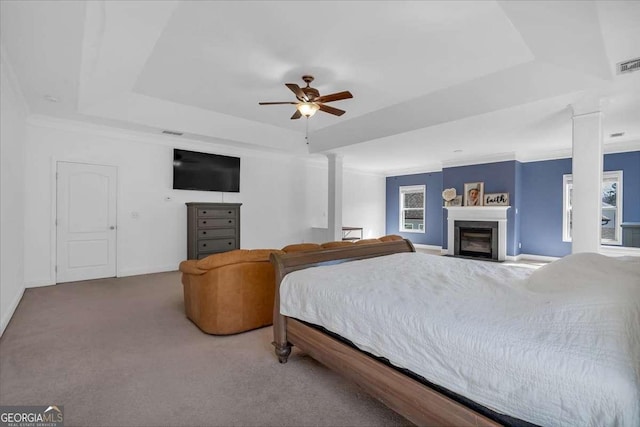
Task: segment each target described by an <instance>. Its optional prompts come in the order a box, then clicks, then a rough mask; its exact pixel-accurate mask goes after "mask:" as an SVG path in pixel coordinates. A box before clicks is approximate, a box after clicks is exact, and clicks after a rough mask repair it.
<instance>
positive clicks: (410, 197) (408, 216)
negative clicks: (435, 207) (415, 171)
mask: <svg viewBox="0 0 640 427" xmlns="http://www.w3.org/2000/svg"><path fill="white" fill-rule="evenodd" d="M425 190H426V187H425V186H424V185H411V186H407V187H400V231H406V232H409V233H424V229H425V226H424V200H425V197H424V196H425Z"/></svg>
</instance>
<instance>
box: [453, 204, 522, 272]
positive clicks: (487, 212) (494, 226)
mask: <svg viewBox="0 0 640 427" xmlns="http://www.w3.org/2000/svg"><path fill="white" fill-rule="evenodd" d="M510 208H511V206H446V207H445V209H447V212H448V214H447V254H448V255H450V256H461V257H467V256H472V257H474V258H476V259H486V260H497V261H504V260H505V259H506V256H507V210H508V209H510ZM460 223H462V227H464V228H471V229H473V230H470V231H468V233H467V234H469V233H470V235H466V237H467V238H466V239H465V240H466V242H465V249H463V250H465V251H467V250H469V249H471V250H472V251H474V252H476V253H474V254H472V255H461V254H460V234H459V232H460V230H459V228H458V227H460V225H461V224H460ZM456 226H458V227H456ZM487 228H488V229H490V233H491V256H487V255H486V252H487V250H488V249H487V246H486V244H484V243H481V242H482V238H481V237H480V236H478V235H477V234H478V229H480V231H481V234H482V233H484V234H488V233H489V231H487ZM469 238H470V239H469ZM487 238H488V235H487V236H485V237H484V239H485V240H486V239H487ZM478 246H480V247H482V249H481V250H479V251H478V250H477V248H478Z"/></svg>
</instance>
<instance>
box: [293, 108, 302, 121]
mask: <svg viewBox="0 0 640 427" xmlns="http://www.w3.org/2000/svg"><path fill="white" fill-rule="evenodd" d="M300 117H302V113H300V110H296V112H295V113H293V116H291V120H295V119H299V118H300Z"/></svg>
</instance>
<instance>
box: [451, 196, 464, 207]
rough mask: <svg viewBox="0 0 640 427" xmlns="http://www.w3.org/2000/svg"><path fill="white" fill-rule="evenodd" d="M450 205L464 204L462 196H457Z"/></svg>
mask: <svg viewBox="0 0 640 427" xmlns="http://www.w3.org/2000/svg"><path fill="white" fill-rule="evenodd" d="M448 206H462V196H456V197H455V198H454V199H453V200H451V201H450V202H449V204H448Z"/></svg>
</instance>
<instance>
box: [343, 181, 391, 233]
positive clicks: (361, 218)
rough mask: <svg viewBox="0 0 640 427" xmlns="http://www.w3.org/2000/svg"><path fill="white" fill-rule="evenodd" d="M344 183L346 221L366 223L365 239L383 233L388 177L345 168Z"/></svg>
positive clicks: (344, 217)
mask: <svg viewBox="0 0 640 427" xmlns="http://www.w3.org/2000/svg"><path fill="white" fill-rule="evenodd" d="M342 185H343V187H342V223H343V225H344V226H348V227H363V228H364V230H363V234H364V238H365V239H372V238H375V237H381V236H384V234H385V220H386V218H385V213H386V178H385V177H384V176H383V175H373V174H365V173H361V172H356V171H353V170H350V169H345V170H344V175H343V182H342Z"/></svg>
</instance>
